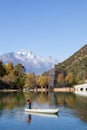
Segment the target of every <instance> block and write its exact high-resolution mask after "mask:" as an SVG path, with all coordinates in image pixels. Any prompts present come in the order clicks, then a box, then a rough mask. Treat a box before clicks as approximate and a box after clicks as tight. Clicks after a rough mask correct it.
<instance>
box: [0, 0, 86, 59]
mask: <svg viewBox="0 0 87 130" xmlns="http://www.w3.org/2000/svg"><path fill="white" fill-rule="evenodd" d="M86 43H87V0H0V55H2V54H4V53H7V52H13V51H18V50H21V49H27V50H31V51H32V52H33V53H35V54H36V55H38V56H42V57H44V58H45V57H48V56H52V57H53V58H56V59H58V60H60V61H63V60H65V59H67V58H68V57H70V56H71V55H72V54H73V53H75V52H76V51H77V50H79V49H80V48H81V47H83V46H84V45H85V44H86Z"/></svg>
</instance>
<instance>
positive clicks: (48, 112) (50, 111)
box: [25, 108, 59, 114]
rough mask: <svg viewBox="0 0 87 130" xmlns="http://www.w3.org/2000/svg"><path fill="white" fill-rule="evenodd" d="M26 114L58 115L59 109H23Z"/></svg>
mask: <svg viewBox="0 0 87 130" xmlns="http://www.w3.org/2000/svg"><path fill="white" fill-rule="evenodd" d="M25 111H26V112H30V113H44V114H56V113H58V111H59V109H58V108H57V109H37V108H33V109H28V108H25Z"/></svg>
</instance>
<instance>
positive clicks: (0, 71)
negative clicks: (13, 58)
mask: <svg viewBox="0 0 87 130" xmlns="http://www.w3.org/2000/svg"><path fill="white" fill-rule="evenodd" d="M5 74H6V71H5V67H4V64H3V62H2V61H0V77H3V76H4V75H5Z"/></svg>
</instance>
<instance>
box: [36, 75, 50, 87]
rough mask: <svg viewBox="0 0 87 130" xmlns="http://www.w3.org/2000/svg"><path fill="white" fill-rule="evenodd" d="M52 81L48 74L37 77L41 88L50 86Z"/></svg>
mask: <svg viewBox="0 0 87 130" xmlns="http://www.w3.org/2000/svg"><path fill="white" fill-rule="evenodd" d="M49 82H50V78H49V77H48V76H39V77H38V79H37V83H38V85H39V86H41V88H43V87H45V88H46V86H48V85H49Z"/></svg>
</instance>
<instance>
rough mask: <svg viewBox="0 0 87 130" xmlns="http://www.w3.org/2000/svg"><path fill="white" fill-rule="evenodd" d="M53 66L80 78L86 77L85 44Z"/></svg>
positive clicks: (86, 56)
mask: <svg viewBox="0 0 87 130" xmlns="http://www.w3.org/2000/svg"><path fill="white" fill-rule="evenodd" d="M54 68H55V69H57V70H64V71H66V72H67V73H68V72H72V73H73V74H75V75H77V76H79V77H80V79H87V44H85V45H84V46H83V47H82V48H81V49H80V50H78V51H77V52H75V53H74V54H73V55H72V56H70V57H69V58H68V59H66V60H65V61H63V62H62V63H59V64H56V65H55V67H54Z"/></svg>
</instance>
